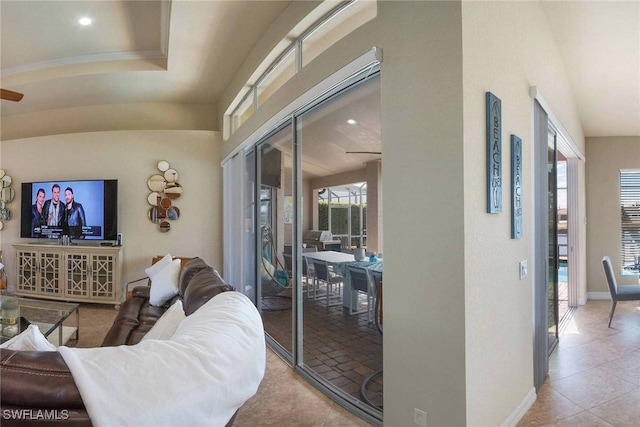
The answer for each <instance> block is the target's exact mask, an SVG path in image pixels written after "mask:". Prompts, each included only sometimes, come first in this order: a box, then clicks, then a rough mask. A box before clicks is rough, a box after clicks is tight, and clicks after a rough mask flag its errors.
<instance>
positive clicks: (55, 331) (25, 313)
mask: <svg viewBox="0 0 640 427" xmlns="http://www.w3.org/2000/svg"><path fill="white" fill-rule="evenodd" d="M5 298H6V297H5V296H4V295H3V304H4V301H5ZM15 299H17V301H18V315H17V317H16V318H11V319H9V318H7V319H5V318H3V319H2V334H1V337H0V342H5V341H7V340H9V339H11V338H13V337H15V336H16V335H18V334H19V333H21V332H22V331H24V330H25V329H27V328H28V327H29V325H32V324H33V325H37V326H38V328H39V329H40V332H42V335H44V336H45V337H47V339H48V340H49V342H51V343H53V344H54V345H64V344H66V343H67V341H69V339H70V338H71V337H72V336H74V339H75V340H76V341H77V340H78V338H79V331H80V313H79V311H78V307H79V305H78V304H74V303H68V302H58V301H47V300H37V299H30V298H21V297H17V298H15ZM73 314H75V316H72V315H73ZM73 317H75V322H73ZM70 318H71V319H70ZM67 321H69V322H67ZM65 323H70V324H69V325H66V324H65Z"/></svg>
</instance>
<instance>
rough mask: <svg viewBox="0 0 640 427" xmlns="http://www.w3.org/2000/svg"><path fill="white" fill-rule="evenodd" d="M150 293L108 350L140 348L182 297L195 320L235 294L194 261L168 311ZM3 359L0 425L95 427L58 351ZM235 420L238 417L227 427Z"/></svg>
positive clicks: (137, 292) (135, 297)
mask: <svg viewBox="0 0 640 427" xmlns="http://www.w3.org/2000/svg"><path fill="white" fill-rule="evenodd" d="M149 290H150V287H148V286H138V287H136V288H135V289H134V290H133V292H132V295H131V297H130V298H129V299H127V300H126V301H125V302H124V303H123V304H122V306H121V307H120V310H119V312H118V314H117V316H116V319H115V320H114V323H113V325H112V327H111V328H110V330H109V332H108V333H107V335H106V336H105V338H104V341H103V342H102V346H103V347H104V346H118V345H123V344H124V345H133V344H137V343H138V342H140V340H141V339H142V337H143V336H144V335H145V334H146V333H147V332H148V331H149V330H150V329H151V327H152V326H153V325H154V324H155V322H156V321H157V320H158V319H159V318H160V317H161V316H162V314H163V313H164V312H165V311H166V310H167V309H168V308H169V307H170V306H171V305H172V304H173V303H174V302H175V300H176V299H178V298H180V299H182V303H183V308H184V311H185V314H186V315H187V316H189V315H190V314H192V313H193V312H195V311H196V310H197V309H198V308H200V307H201V306H202V305H204V304H205V303H206V302H207V301H209V300H210V299H211V298H213V297H215V296H216V295H218V294H220V293H222V292H228V291H233V290H234V289H233V287H231V286H229V285H227V284H226V283H225V282H224V281H223V280H222V278H221V277H220V276H219V275H218V273H217V272H216V271H215V270H214V269H213V268H211V267H209V266H208V265H207V264H206V263H205V262H204V261H202V260H201V259H200V258H193V259H191V260H189V261H188V262H186V263H185V264H184V265H183V267H182V269H181V271H180V276H179V294H178V295H176V296H175V297H174V298H173V299H171V300H169V301H168V302H167V303H165V304H164V306H162V307H154V306H151V305H150V304H149ZM0 355H1V365H0V425H2V426H3V427H4V426H12V425H22V426H25V425H29V426H31V425H36V426H44V425H47V426H58V425H64V426H91V425H92V424H91V420H90V418H89V415H88V413H87V411H86V409H85V406H84V403H83V401H82V397H81V396H80V392H79V391H78V388H77V387H76V384H75V382H74V381H73V377H72V375H71V372H70V371H69V368H68V367H67V365H66V363H65V362H64V359H63V358H62V357H61V356H60V354H59V353H58V352H56V351H50V352H44V351H43V352H37V351H13V350H7V349H0ZM234 419H235V414H234V416H233V417H232V418H231V420H230V421H229V423H228V424H227V426H231V425H232V424H233V421H234Z"/></svg>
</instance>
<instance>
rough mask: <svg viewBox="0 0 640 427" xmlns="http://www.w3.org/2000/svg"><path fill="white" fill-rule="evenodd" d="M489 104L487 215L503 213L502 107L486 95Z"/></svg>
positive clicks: (492, 97)
mask: <svg viewBox="0 0 640 427" xmlns="http://www.w3.org/2000/svg"><path fill="white" fill-rule="evenodd" d="M486 102H487V213H499V212H502V106H501V101H500V99H499V98H498V97H497V96H495V95H494V94H492V93H491V92H487V93H486Z"/></svg>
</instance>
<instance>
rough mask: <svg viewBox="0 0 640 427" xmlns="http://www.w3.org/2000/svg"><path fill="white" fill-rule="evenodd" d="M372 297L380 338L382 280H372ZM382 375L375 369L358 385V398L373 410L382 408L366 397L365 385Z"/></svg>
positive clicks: (374, 316) (380, 370)
mask: <svg viewBox="0 0 640 427" xmlns="http://www.w3.org/2000/svg"><path fill="white" fill-rule="evenodd" d="M380 279H382V275H380ZM374 286H375V289H374V295H375V305H374V306H375V308H374V313H373V321H374V323H375V325H376V328H377V329H378V332H380V336H381V337H382V280H380V281H379V282H376V281H375V280H374ZM380 375H382V369H377V370H375V371H373V372H371V373H370V374H369V375H367V376H366V377H364V378H363V379H362V383H361V384H360V398H361V399H362V401H363V402H365V403H367V404H368V405H369V406H373V407H374V408H378V409H380V410H382V406H381V405H380V406H379V405H376V404H375V403H373V402H372V401H371V399H369V397H367V385H368V384H369V383H370V382H371V381H372V380H373V379H374V378H376V377H378V376H380Z"/></svg>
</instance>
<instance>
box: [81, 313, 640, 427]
mask: <svg viewBox="0 0 640 427" xmlns="http://www.w3.org/2000/svg"><path fill="white" fill-rule="evenodd" d="M610 307H611V302H610V301H599V300H589V301H588V302H587V304H586V305H584V306H580V307H579V308H578V309H577V310H575V312H574V314H573V317H572V319H571V321H570V322H567V326H566V327H565V328H564V330H563V331H562V332H561V336H560V344H559V345H558V347H557V348H556V350H555V351H554V352H553V353H552V355H551V358H550V372H549V377H548V378H547V380H546V382H545V383H544V384H543V386H542V387H541V389H540V392H539V394H538V398H537V400H536V402H535V403H534V404H533V406H532V407H531V408H530V409H529V411H528V412H527V413H526V414H525V416H524V417H523V419H522V420H521V421H520V422H519V423H518V427H526V426H558V427H559V426H565V427H567V426H575V427H586V426H594V427H599V426H602V427H611V426H615V427H638V426H640V303H638V302H637V301H635V302H634V301H630V302H621V303H618V307H617V309H616V314H615V316H614V319H613V322H612V324H611V329H609V328H607V321H608V316H609V310H610ZM115 313H116V311H115V310H113V307H108V306H98V305H91V304H83V305H82V308H81V310H80V316H81V317H80V322H81V325H82V330H81V335H80V342H78V346H79V347H89V346H96V345H99V344H100V342H101V341H102V337H103V336H104V334H105V333H106V331H107V330H108V327H109V326H110V325H111V322H112V321H113V317H115ZM234 425H235V426H236V427H253V426H278V427H294V426H295V427H297V426H327V427H329V426H330V427H333V426H335V427H342V426H344V427H346V426H353V427H360V426H367V425H368V424H367V423H366V422H364V421H362V420H361V419H359V418H358V417H356V416H355V415H353V414H351V413H349V412H348V411H346V410H345V409H344V408H342V407H341V406H339V405H337V404H336V403H334V402H332V401H331V400H330V399H329V398H328V397H326V396H325V395H323V394H322V393H320V392H319V391H318V390H316V389H315V388H314V387H312V386H311V385H309V384H308V383H307V382H306V381H305V380H304V379H302V378H301V377H300V376H299V375H297V374H295V373H294V372H293V370H292V369H291V368H290V367H289V366H288V365H287V364H286V363H285V362H283V361H282V360H281V359H280V358H279V357H278V356H277V355H275V353H273V352H272V351H271V350H268V351H267V368H266V374H265V378H264V380H263V381H262V383H261V385H260V387H259V388H258V392H257V393H256V395H255V396H254V397H252V398H251V399H250V400H248V401H247V402H246V403H245V404H244V406H243V407H242V408H241V409H240V411H239V412H238V416H237V418H236V422H235V424H234Z"/></svg>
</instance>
